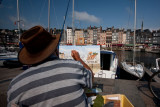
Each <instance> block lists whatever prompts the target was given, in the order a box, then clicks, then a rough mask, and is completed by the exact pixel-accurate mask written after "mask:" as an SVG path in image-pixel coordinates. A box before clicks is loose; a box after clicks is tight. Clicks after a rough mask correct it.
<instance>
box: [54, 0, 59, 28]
mask: <svg viewBox="0 0 160 107" xmlns="http://www.w3.org/2000/svg"><path fill="white" fill-rule="evenodd" d="M53 9H54V14H55V16H56V22H57V26H58V28H60V26H59V23H58V20H57V15H56V10H55V7H54V2H53Z"/></svg>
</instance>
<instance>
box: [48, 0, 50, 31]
mask: <svg viewBox="0 0 160 107" xmlns="http://www.w3.org/2000/svg"><path fill="white" fill-rule="evenodd" d="M49 29H50V0H48V32H49Z"/></svg>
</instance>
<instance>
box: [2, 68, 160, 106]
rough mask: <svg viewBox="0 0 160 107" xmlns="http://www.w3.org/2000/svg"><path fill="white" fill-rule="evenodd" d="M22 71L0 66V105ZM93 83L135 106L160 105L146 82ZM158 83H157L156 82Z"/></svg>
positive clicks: (103, 81) (117, 81)
mask: <svg viewBox="0 0 160 107" xmlns="http://www.w3.org/2000/svg"><path fill="white" fill-rule="evenodd" d="M21 72H23V70H22V69H21V68H12V69H9V68H4V67H0V105H1V107H6V104H7V95H6V93H7V88H8V85H9V83H10V81H11V79H12V78H13V77H15V76H16V75H18V74H19V73H21ZM94 83H96V84H102V86H103V92H101V93H100V94H101V95H107V94H124V95H125V96H126V97H127V98H128V99H129V100H130V102H131V103H132V104H133V105H134V106H135V107H146V106H147V107H148V106H152V107H153V106H160V102H159V103H158V101H157V100H156V99H155V98H154V97H153V95H152V94H151V92H150V91H149V89H148V84H147V82H144V81H131V80H120V79H104V78H95V79H94ZM157 84H158V83H157Z"/></svg>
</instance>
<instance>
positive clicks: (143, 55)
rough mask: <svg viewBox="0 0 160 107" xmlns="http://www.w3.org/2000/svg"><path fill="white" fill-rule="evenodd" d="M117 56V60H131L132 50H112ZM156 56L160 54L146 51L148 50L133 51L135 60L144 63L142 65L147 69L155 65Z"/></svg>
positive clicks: (159, 56) (158, 56)
mask: <svg viewBox="0 0 160 107" xmlns="http://www.w3.org/2000/svg"><path fill="white" fill-rule="evenodd" d="M114 52H115V53H116V56H117V58H118V62H119V63H120V62H121V61H129V62H132V61H133V51H114ZM156 58H160V54H155V53H148V52H140V51H137V52H135V60H136V61H137V62H142V63H144V66H145V67H146V68H148V69H150V68H151V67H155V61H156Z"/></svg>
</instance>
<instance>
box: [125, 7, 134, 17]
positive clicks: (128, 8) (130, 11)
mask: <svg viewBox="0 0 160 107" xmlns="http://www.w3.org/2000/svg"><path fill="white" fill-rule="evenodd" d="M126 11H127V12H128V14H131V15H132V14H133V11H132V9H131V8H130V7H126Z"/></svg>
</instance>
